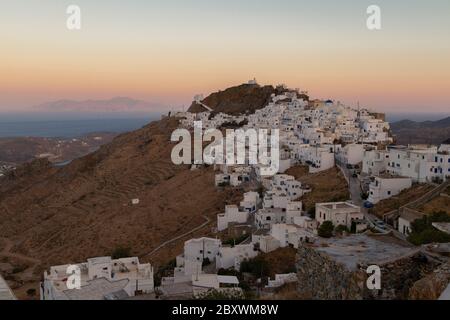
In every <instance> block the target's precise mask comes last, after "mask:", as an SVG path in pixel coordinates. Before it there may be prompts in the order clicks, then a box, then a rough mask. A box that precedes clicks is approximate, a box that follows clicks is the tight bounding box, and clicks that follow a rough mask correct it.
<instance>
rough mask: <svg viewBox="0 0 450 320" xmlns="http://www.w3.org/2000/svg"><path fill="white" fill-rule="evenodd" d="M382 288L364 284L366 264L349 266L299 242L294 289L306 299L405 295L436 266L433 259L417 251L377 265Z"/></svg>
mask: <svg viewBox="0 0 450 320" xmlns="http://www.w3.org/2000/svg"><path fill="white" fill-rule="evenodd" d="M379 266H380V269H381V289H380V290H369V289H367V286H366V281H367V273H366V270H367V267H368V265H364V264H361V265H358V267H357V269H356V270H350V269H348V268H347V267H345V266H344V265H342V264H339V263H337V262H336V261H334V260H333V259H331V258H330V257H329V256H328V255H326V254H325V253H322V252H319V251H317V250H315V248H314V247H312V246H308V245H302V246H301V247H300V248H299V249H298V252H297V257H296V268H297V276H298V279H299V282H298V287H297V291H298V293H299V295H301V296H302V297H305V298H306V299H318V300H328V299H332V300H361V299H364V300H373V299H408V298H409V291H410V288H411V287H412V286H413V285H414V284H415V282H416V281H418V280H419V279H421V278H423V277H424V276H425V275H426V274H428V273H430V272H431V271H432V270H433V269H434V268H436V266H437V265H436V263H434V262H432V261H430V260H429V259H428V258H427V257H426V256H425V255H423V254H422V253H420V252H418V253H415V254H414V255H412V256H409V257H404V258H402V259H399V260H395V261H390V262H388V263H384V264H381V265H379Z"/></svg>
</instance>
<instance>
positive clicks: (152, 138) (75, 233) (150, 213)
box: [0, 119, 241, 294]
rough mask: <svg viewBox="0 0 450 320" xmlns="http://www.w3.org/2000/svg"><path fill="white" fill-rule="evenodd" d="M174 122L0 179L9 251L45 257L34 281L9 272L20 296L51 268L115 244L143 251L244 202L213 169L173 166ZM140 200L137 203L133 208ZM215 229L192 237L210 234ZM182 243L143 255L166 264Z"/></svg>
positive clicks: (0, 223) (0, 219) (0, 213)
mask: <svg viewBox="0 0 450 320" xmlns="http://www.w3.org/2000/svg"><path fill="white" fill-rule="evenodd" d="M176 126H177V120H176V119H165V120H161V121H158V122H155V123H152V124H150V125H148V126H146V127H144V128H142V129H140V130H138V131H135V132H131V133H127V134H124V135H121V136H118V137H117V138H116V139H115V140H114V141H113V142H112V143H110V144H108V145H105V146H103V147H101V148H100V149H99V150H98V151H97V152H95V153H93V154H90V155H88V156H85V157H83V158H81V159H78V160H75V161H73V162H72V163H70V164H69V165H67V166H66V167H62V168H54V167H51V166H49V165H48V164H46V163H38V164H33V165H28V167H27V168H26V169H19V170H18V174H16V176H15V177H9V178H8V179H7V180H5V181H3V182H2V184H1V185H0V231H1V235H2V237H4V238H6V239H7V241H8V243H11V244H12V247H11V252H10V253H11V254H12V253H16V254H21V255H23V256H27V257H30V258H34V259H38V260H39V261H40V262H39V264H38V265H37V266H33V277H32V278H31V279H29V277H27V278H26V279H25V278H23V277H22V273H21V272H18V273H15V274H7V276H8V277H7V278H8V279H9V282H10V283H11V284H12V285H13V288H14V289H15V290H16V291H17V292H19V294H20V293H21V292H22V291H23V290H22V289H21V288H24V287H26V288H29V287H30V286H32V287H35V288H37V283H38V281H39V279H40V277H41V275H42V272H43V270H44V269H45V268H46V267H48V266H50V265H55V264H65V263H70V262H78V261H83V260H85V259H86V258H89V257H94V256H102V255H109V254H111V252H112V251H113V250H114V249H115V248H117V247H129V248H131V251H132V254H133V255H138V256H141V255H145V254H146V253H148V252H151V251H152V250H153V249H155V248H157V247H158V246H159V245H161V244H162V243H164V242H165V241H168V240H170V239H172V238H174V237H176V236H177V235H183V234H185V233H186V232H189V231H190V230H192V229H195V228H196V227H197V226H199V225H202V224H204V223H205V216H206V217H209V218H210V219H211V221H215V216H216V214H217V213H220V212H221V211H223V208H224V206H225V204H228V203H237V202H238V201H239V200H240V196H241V195H240V194H239V193H238V192H236V191H233V190H231V189H224V190H218V189H216V188H215V187H214V172H213V170H212V168H204V169H199V170H194V171H191V170H190V169H189V167H187V166H176V165H174V164H172V162H171V160H170V153H171V150H172V146H173V144H171V143H170V134H171V132H172V130H173V129H175V128H176ZM19 173H20V174H19ZM136 198H137V199H139V200H140V202H139V204H137V205H132V203H131V199H136ZM211 227H212V225H210V224H206V225H205V226H204V227H202V228H200V229H199V230H196V232H195V234H193V235H189V237H192V236H199V235H206V234H209V233H210V231H211ZM185 240H186V238H184V237H181V238H180V239H178V240H177V241H174V242H173V243H170V245H167V246H165V247H164V248H162V249H160V250H158V251H157V252H155V254H152V255H151V256H150V257H148V258H146V259H147V260H148V261H151V262H152V263H153V264H155V265H156V266H157V265H159V264H162V263H165V262H167V261H168V260H170V259H172V258H173V257H174V256H176V255H177V254H178V253H179V252H181V248H182V245H183V243H184V241H185ZM11 262H12V263H13V266H14V263H16V262H15V261H11ZM0 272H2V270H0ZM28 272H29V271H28Z"/></svg>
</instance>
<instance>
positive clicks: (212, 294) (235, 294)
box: [196, 289, 244, 300]
mask: <svg viewBox="0 0 450 320" xmlns="http://www.w3.org/2000/svg"><path fill="white" fill-rule="evenodd" d="M196 299H197V300H243V299H244V296H243V295H242V292H240V291H237V290H230V291H219V290H216V289H213V290H209V291H208V292H206V293H204V294H200V295H199V296H197V298H196Z"/></svg>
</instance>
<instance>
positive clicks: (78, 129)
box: [0, 112, 161, 138]
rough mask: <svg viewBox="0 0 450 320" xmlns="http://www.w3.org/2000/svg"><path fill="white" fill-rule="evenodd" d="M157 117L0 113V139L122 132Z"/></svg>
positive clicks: (151, 115)
mask: <svg viewBox="0 0 450 320" xmlns="http://www.w3.org/2000/svg"><path fill="white" fill-rule="evenodd" d="M160 118H161V113H156V112H155V113H142V114H136V113H120V114H118V113H114V114H100V113H99V114H84V113H71V114H67V113H64V114H61V113H0V138H5V137H45V138H53V137H59V138H73V137H79V136H83V135H86V134H89V133H94V132H96V133H98V132H113V133H122V132H127V131H133V130H136V129H139V128H141V127H143V126H145V125H147V124H148V123H150V122H152V121H154V120H158V119H160Z"/></svg>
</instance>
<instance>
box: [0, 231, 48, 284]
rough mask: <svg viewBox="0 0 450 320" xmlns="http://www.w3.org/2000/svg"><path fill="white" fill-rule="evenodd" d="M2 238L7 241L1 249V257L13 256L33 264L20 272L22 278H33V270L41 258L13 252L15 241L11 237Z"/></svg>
mask: <svg viewBox="0 0 450 320" xmlns="http://www.w3.org/2000/svg"><path fill="white" fill-rule="evenodd" d="M1 240H2V241H3V242H4V243H6V245H5V247H4V248H3V250H2V251H0V257H7V258H13V259H17V260H21V261H24V262H26V263H28V264H31V266H29V267H28V268H27V269H26V270H24V272H22V273H21V274H20V277H21V278H22V279H31V278H33V272H34V270H35V268H36V267H37V266H38V265H39V264H40V263H41V261H40V260H39V259H35V258H32V257H28V256H26V255H23V254H20V253H15V252H12V251H11V250H12V249H13V247H14V242H12V241H11V240H10V239H7V238H1Z"/></svg>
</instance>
